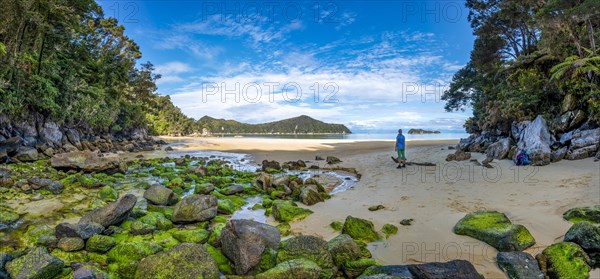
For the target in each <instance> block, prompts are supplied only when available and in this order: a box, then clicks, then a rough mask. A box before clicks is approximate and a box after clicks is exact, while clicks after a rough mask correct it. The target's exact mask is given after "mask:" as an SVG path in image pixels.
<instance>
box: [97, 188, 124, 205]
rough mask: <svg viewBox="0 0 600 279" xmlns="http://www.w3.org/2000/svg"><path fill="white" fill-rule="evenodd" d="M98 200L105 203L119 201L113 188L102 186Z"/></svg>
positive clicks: (117, 193)
mask: <svg viewBox="0 0 600 279" xmlns="http://www.w3.org/2000/svg"><path fill="white" fill-rule="evenodd" d="M98 198H99V199H101V200H103V201H105V202H114V201H116V200H118V199H119V191H117V190H115V189H114V188H113V187H110V186H104V187H102V189H100V191H99V192H98Z"/></svg>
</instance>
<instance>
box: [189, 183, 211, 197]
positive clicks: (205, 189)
mask: <svg viewBox="0 0 600 279" xmlns="http://www.w3.org/2000/svg"><path fill="white" fill-rule="evenodd" d="M213 190H215V185H213V184H212V183H203V184H198V185H196V188H194V193H195V194H202V195H208V194H210V192H212V191H213Z"/></svg>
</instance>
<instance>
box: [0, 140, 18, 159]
mask: <svg viewBox="0 0 600 279" xmlns="http://www.w3.org/2000/svg"><path fill="white" fill-rule="evenodd" d="M21 144H23V140H22V139H21V138H20V137H11V138H7V139H5V140H4V141H1V142H0V151H3V153H5V154H6V156H13V155H15V154H16V153H17V150H19V147H20V146H21Z"/></svg>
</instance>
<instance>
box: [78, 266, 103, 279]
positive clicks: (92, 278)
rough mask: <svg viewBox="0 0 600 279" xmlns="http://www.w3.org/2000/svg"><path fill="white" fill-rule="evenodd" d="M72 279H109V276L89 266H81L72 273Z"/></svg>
mask: <svg viewBox="0 0 600 279" xmlns="http://www.w3.org/2000/svg"><path fill="white" fill-rule="evenodd" d="M73 279H109V276H108V274H106V273H104V272H102V271H100V270H98V269H95V268H93V267H92V266H90V265H83V266H81V267H79V268H77V270H75V271H73Z"/></svg>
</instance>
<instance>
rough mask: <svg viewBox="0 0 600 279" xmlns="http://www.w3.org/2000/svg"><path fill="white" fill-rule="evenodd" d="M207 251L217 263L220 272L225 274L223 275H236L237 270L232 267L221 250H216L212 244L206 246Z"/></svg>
mask: <svg viewBox="0 0 600 279" xmlns="http://www.w3.org/2000/svg"><path fill="white" fill-rule="evenodd" d="M204 247H205V248H206V250H207V251H208V252H209V253H210V255H211V257H212V259H213V260H214V261H215V264H216V265H217V268H218V269H219V271H221V272H223V274H227V275H230V274H235V270H234V269H233V266H232V265H231V262H230V261H229V259H228V258H227V257H225V255H224V254H223V253H222V252H221V250H219V249H217V248H215V247H214V246H212V245H210V244H204Z"/></svg>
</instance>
